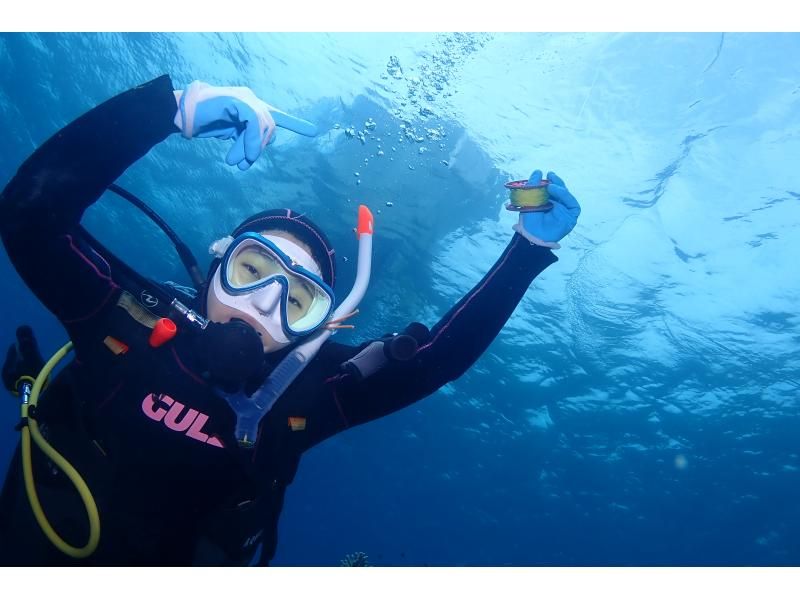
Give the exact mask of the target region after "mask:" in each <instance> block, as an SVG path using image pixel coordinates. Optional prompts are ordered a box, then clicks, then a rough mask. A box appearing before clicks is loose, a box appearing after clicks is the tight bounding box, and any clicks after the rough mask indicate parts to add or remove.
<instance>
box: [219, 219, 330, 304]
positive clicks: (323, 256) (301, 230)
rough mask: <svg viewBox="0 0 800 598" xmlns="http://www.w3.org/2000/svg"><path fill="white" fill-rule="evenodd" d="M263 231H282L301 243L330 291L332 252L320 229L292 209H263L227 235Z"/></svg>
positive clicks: (234, 235) (326, 238) (235, 235)
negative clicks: (309, 253) (304, 245)
mask: <svg viewBox="0 0 800 598" xmlns="http://www.w3.org/2000/svg"><path fill="white" fill-rule="evenodd" d="M265 231H284V232H287V233H289V234H290V235H292V236H294V237H297V239H299V240H300V241H302V242H303V243H305V244H306V245H307V246H308V248H309V249H310V250H311V257H313V258H314V261H316V262H317V264H319V267H320V271H321V272H322V280H324V281H325V282H326V283H327V284H328V286H330V287H331V288H333V285H334V283H335V282H336V262H335V260H334V257H335V252H334V250H333V247H332V246H331V243H330V241H329V240H328V237H327V236H326V235H325V233H324V232H322V229H320V228H319V227H318V226H317V225H316V224H314V223H313V222H311V220H309V219H308V218H306V217H305V216H304V215H302V214H298V213H296V212H293V211H292V210H289V209H282V210H266V211H264V212H259V213H258V214H253V215H252V216H250V218H248V219H247V220H245V221H244V222H242V223H241V224H240V225H239V226H237V227H236V229H235V230H234V231H233V233H231V236H233V237H237V236H239V235H241V234H242V233H247V232H253V233H261V232H265Z"/></svg>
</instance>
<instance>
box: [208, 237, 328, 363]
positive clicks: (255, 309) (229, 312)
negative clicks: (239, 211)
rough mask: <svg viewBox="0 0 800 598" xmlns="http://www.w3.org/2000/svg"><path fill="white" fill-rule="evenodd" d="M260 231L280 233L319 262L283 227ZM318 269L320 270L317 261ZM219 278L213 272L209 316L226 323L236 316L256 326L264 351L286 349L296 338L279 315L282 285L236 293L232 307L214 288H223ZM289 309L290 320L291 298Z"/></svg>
mask: <svg viewBox="0 0 800 598" xmlns="http://www.w3.org/2000/svg"><path fill="white" fill-rule="evenodd" d="M259 234H261V235H269V236H270V237H279V238H281V239H286V240H287V241H290V242H291V243H293V244H294V245H296V246H297V249H298V250H300V251H302V252H305V253H306V256H305V257H306V258H307V260H310V261H311V262H313V263H316V262H314V261H313V259H312V258H311V250H310V249H309V247H308V246H307V245H306V244H305V243H303V242H302V241H300V240H299V239H298V238H297V237H295V236H294V235H291V234H289V233H287V232H284V231H263V232H261V233H259ZM298 257H300V256H298ZM303 261H306V260H303ZM317 270H319V265H318V264H317ZM246 274H247V273H242V275H243V276H246ZM218 279H219V271H217V272H215V273H214V277H213V279H212V282H211V289H209V293H208V299H207V301H206V310H207V311H206V313H207V314H208V319H209V320H211V321H212V322H217V323H219V324H224V323H225V322H230V321H231V320H235V319H236V320H242V321H244V322H246V323H247V324H249V325H250V326H252V327H253V329H254V330H255V331H256V332H257V333H258V336H259V337H260V338H261V344H262V345H263V346H264V353H272V352H273V351H277V350H279V349H283V348H285V347H287V346H288V345H290V344H292V343H293V342H294V341H293V340H290V339H288V338H287V337H286V336H285V335H284V334H283V330H282V326H281V315H280V301H281V286H280V285H279V284H270V285H267V286H266V287H263V288H261V289H258V290H256V291H254V292H252V293H248V294H246V295H241V296H239V297H237V300H236V307H233V306H231V305H226V304H225V303H223V302H222V301H220V299H219V297H218V295H217V292H215V288H216V289H217V290H220V289H219V288H218ZM300 300H302V298H300ZM288 309H289V312H290V313H289V318H290V321H291V318H292V313H291V310H292V309H293V303H291V302H290V304H289V306H288Z"/></svg>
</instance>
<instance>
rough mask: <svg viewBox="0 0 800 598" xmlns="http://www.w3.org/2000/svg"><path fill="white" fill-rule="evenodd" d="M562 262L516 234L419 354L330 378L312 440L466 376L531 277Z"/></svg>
mask: <svg viewBox="0 0 800 598" xmlns="http://www.w3.org/2000/svg"><path fill="white" fill-rule="evenodd" d="M556 261H558V258H556V256H555V255H554V254H553V253H552V252H551V251H550V250H549V249H547V248H544V247H540V246H538V245H532V244H531V243H529V242H528V241H527V240H526V239H524V238H523V237H521V236H520V235H518V234H515V235H514V238H513V239H512V241H511V243H509V245H508V247H507V248H506V250H505V252H503V255H502V256H500V258H499V259H498V260H497V262H496V263H495V264H494V266H493V267H492V268H491V270H489V272H488V273H487V274H486V275H485V276H484V277H483V279H482V280H481V281H480V282H479V283H478V284H477V285H475V287H474V288H473V289H472V290H470V292H469V293H467V294H466V295H465V296H464V297H463V298H462V299H461V300H460V301H459V302H458V303H457V304H456V305H455V306H453V308H452V309H450V311H448V312H447V314H445V316H444V317H443V318H442V319H441V320H440V321H439V322H438V323H437V324H436V325H435V326H434V327H433V328H432V329H431V334H430V338H429V340H428V341H427V342H425V343H424V344H423V345H421V346H420V347H419V349H418V350H417V353H416V355H415V357H414V358H412V359H411V360H410V361H407V362H390V363H389V364H387V365H386V366H385V367H384V368H383V369H381V370H379V371H378V372H377V373H375V374H373V375H372V376H371V377H369V378H367V379H365V380H362V381H357V380H355V379H354V378H353V376H351V375H350V374H343V373H340V374H337V375H334V376H331V377H329V378H328V379H327V380H326V383H325V386H326V387H327V390H326V392H323V393H320V398H319V401H320V402H319V405H318V409H319V411H320V413H319V417H318V419H319V420H321V423H320V425H319V426H317V427H315V429H313V430H312V437H313V438H312V442H313V443H314V444H315V443H316V442H319V441H321V440H323V439H324V438H327V437H329V436H331V435H333V434H334V433H336V432H338V431H340V430H342V429H344V428H348V427H350V426H354V425H358V424H361V423H364V422H367V421H370V420H373V419H376V418H379V417H382V416H384V415H387V414H389V413H392V412H394V411H397V410H398V409H401V408H403V407H406V406H407V405H410V404H412V403H414V402H416V401H418V400H420V399H422V398H424V397H426V396H428V395H430V394H432V393H433V392H435V391H436V390H437V389H439V388H440V387H442V386H443V385H445V384H447V383H448V382H451V381H452V380H455V379H456V378H458V377H460V376H461V375H462V374H464V372H466V371H467V370H468V369H469V368H470V367H471V366H472V364H473V363H475V361H476V360H477V359H478V357H480V356H481V354H482V353H483V352H484V351H485V350H486V349H487V348H488V347H489V345H490V344H491V342H492V341H493V340H494V339H495V337H496V336H497V334H498V333H499V332H500V330H501V329H502V328H503V326H504V325H505V323H506V322H507V321H508V319H509V318H510V317H511V314H512V313H513V311H514V309H515V308H516V306H517V305H518V304H519V302H520V301H521V300H522V297H523V296H524V294H525V291H526V290H527V289H528V287H529V286H530V284H531V283H532V282H533V280H534V279H535V278H536V277H537V276H538V275H539V274H540V273H541V272H542V271H544V269H545V268H547V267H548V266H549V265H550V264H552V263H554V262H556ZM361 348H363V346H362V347H358V348H355V347H345V346H343V345H334V346H332V347H331V348H330V350H329V352H328V353H327V355H326V356H325V359H327V360H330V364H331V366H333V364H334V363H335V364H337V365H338V364H339V363H342V362H343V361H345V360H347V359H349V358H350V357H352V356H353V355H355V354H356V353H357V352H358V351H359V350H360V349H361Z"/></svg>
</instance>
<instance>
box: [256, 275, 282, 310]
mask: <svg viewBox="0 0 800 598" xmlns="http://www.w3.org/2000/svg"><path fill="white" fill-rule="evenodd" d="M282 290H283V288H282V287H281V284H280V283H279V282H277V281H276V282H273V283H271V284H268V285H267V286H265V287H264V288H263V289H259V290H258V291H256V292H255V293H253V297H252V299H251V300H250V302H251V303H252V305H253V307H255V308H256V309H257V310H258V311H259V312H261V313H262V314H264V315H270V314H272V312H273V311H274V310H275V308H276V307H277V306H278V304H279V303H280V301H281V291H282Z"/></svg>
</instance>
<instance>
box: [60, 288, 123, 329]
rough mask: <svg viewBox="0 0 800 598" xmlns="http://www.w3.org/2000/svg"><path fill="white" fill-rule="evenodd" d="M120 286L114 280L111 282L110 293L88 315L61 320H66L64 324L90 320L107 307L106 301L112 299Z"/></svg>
mask: <svg viewBox="0 0 800 598" xmlns="http://www.w3.org/2000/svg"><path fill="white" fill-rule="evenodd" d="M118 288H119V286H118V285H117V284H116V283H114V282H112V283H111V290H109V291H108V295H106V296H105V298H104V299H103V300H102V301H101V302H100V305H98V306H97V307H96V308H95V309H93V310H92V311H91V312H90V313H88V314H87V315H85V316H83V317H81V318H72V319H70V320H66V319H64V320H61V321H62V322H64V324H76V323H77V322H83V321H85V320H88V319H89V318H92V317H94V316H96V315H97V313H98V312H99V311H100V310H101V309H103V307H105V305H106V303H108V300H109V299H111V297H112V295H113V294H114V292H115V291H116V290H117V289H118Z"/></svg>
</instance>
